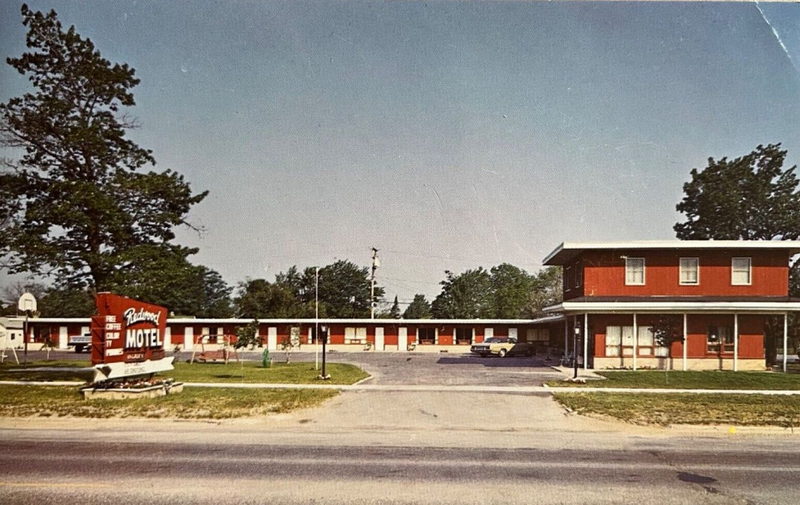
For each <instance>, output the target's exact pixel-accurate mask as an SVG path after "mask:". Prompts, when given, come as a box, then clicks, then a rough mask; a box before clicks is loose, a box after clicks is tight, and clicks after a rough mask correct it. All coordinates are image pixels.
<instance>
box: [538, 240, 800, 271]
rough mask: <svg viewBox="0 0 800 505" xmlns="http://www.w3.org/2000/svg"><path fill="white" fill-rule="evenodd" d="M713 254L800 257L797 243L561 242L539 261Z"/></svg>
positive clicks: (759, 241) (561, 261)
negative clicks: (616, 253) (591, 255)
mask: <svg viewBox="0 0 800 505" xmlns="http://www.w3.org/2000/svg"><path fill="white" fill-rule="evenodd" d="M620 249H624V250H636V249H661V250H670V249H672V250H687V249H693V250H700V249H706V250H713V249H740V250H741V249H748V250H753V249H768V250H784V251H787V252H788V253H789V255H790V256H793V255H795V254H800V240H632V241H618V242H563V243H561V245H559V246H558V247H556V248H555V249H554V250H553V252H551V253H550V254H548V255H547V257H545V259H544V260H543V261H542V264H543V265H564V264H566V263H569V262H570V261H572V260H573V259H575V258H576V257H578V256H579V255H580V254H581V253H583V252H584V251H589V250H598V251H601V250H607V251H610V250H620Z"/></svg>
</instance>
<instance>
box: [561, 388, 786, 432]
mask: <svg viewBox="0 0 800 505" xmlns="http://www.w3.org/2000/svg"><path fill="white" fill-rule="evenodd" d="M554 397H555V399H556V400H557V401H558V402H560V403H561V404H562V405H564V406H566V407H568V408H570V409H572V410H573V411H575V412H576V413H578V414H584V415H586V414H589V415H599V416H607V417H611V418H614V419H618V420H621V421H624V422H628V423H633V424H659V425H671V424H728V425H740V426H741V425H752V426H780V427H784V428H791V427H800V401H798V398H797V397H793V396H761V395H728V394H726V395H714V394H689V393H686V394H652V393H651V394H624V393H558V394H555V395H554Z"/></svg>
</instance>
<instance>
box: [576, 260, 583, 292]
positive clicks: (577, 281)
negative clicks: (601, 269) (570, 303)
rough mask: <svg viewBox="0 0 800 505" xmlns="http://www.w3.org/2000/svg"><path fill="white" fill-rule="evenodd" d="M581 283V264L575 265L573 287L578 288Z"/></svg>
mask: <svg viewBox="0 0 800 505" xmlns="http://www.w3.org/2000/svg"><path fill="white" fill-rule="evenodd" d="M582 284H583V268H581V265H575V287H576V288H579V287H581V285H582Z"/></svg>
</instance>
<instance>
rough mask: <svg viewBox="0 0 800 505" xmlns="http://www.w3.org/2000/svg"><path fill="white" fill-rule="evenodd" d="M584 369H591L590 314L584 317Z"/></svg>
mask: <svg viewBox="0 0 800 505" xmlns="http://www.w3.org/2000/svg"><path fill="white" fill-rule="evenodd" d="M583 369H584V370H588V369H589V314H588V313H587V314H584V315H583Z"/></svg>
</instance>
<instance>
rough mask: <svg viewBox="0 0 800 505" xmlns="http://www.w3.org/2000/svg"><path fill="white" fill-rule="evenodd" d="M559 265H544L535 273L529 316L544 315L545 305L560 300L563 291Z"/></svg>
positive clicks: (553, 303)
mask: <svg viewBox="0 0 800 505" xmlns="http://www.w3.org/2000/svg"><path fill="white" fill-rule="evenodd" d="M561 275H562V272H561V268H560V267H546V268H543V269H541V270H539V272H538V273H537V274H536V277H535V279H534V282H533V290H532V291H531V293H530V317H541V316H544V315H545V312H544V309H545V307H549V306H551V305H555V304H557V303H559V302H561V300H562V298H563V295H564V291H563V289H562V282H561Z"/></svg>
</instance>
